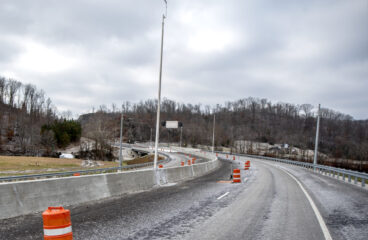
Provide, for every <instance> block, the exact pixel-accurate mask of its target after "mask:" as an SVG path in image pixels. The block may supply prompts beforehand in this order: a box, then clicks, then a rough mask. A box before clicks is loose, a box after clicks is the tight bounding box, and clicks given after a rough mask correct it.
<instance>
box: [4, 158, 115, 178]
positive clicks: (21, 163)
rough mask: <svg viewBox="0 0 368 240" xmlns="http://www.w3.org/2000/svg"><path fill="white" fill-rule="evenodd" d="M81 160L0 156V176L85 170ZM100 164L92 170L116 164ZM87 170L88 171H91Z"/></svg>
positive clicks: (101, 162) (103, 162)
mask: <svg viewBox="0 0 368 240" xmlns="http://www.w3.org/2000/svg"><path fill="white" fill-rule="evenodd" d="M82 162H83V160H80V159H65V158H46V157H23V156H0V174H6V175H8V174H7V172H13V173H16V172H19V173H21V172H37V173H40V172H43V171H45V172H46V171H50V170H51V171H55V170H56V171H59V170H60V171H68V170H79V169H87V167H82V166H81V164H82ZM99 163H100V164H102V165H101V166H99V167H93V168H108V167H116V166H118V163H116V162H105V161H99ZM93 168H88V169H93Z"/></svg>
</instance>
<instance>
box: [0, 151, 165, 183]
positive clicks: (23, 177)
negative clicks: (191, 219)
mask: <svg viewBox="0 0 368 240" xmlns="http://www.w3.org/2000/svg"><path fill="white" fill-rule="evenodd" d="M160 155H163V156H165V157H166V159H163V160H160V161H158V163H165V162H168V161H170V160H171V157H170V156H169V155H168V154H166V153H160ZM151 165H153V162H149V163H141V164H132V165H127V166H123V167H122V170H124V169H134V168H141V167H147V166H151ZM118 170H120V167H111V168H97V169H90V170H77V171H67V172H55V173H42V174H30V175H18V176H8V177H0V182H7V181H14V180H27V179H40V178H52V177H68V176H73V174H75V173H79V174H96V173H107V172H117V171H118Z"/></svg>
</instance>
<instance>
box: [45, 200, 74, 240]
mask: <svg viewBox="0 0 368 240" xmlns="http://www.w3.org/2000/svg"><path fill="white" fill-rule="evenodd" d="M42 218H43V232H44V239H45V240H49V239H58V240H72V239H73V233H72V222H71V220H70V211H69V210H67V209H64V208H63V207H49V208H48V209H47V210H46V211H44V212H43V213H42Z"/></svg>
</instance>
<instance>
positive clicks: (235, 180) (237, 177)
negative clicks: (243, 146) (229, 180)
mask: <svg viewBox="0 0 368 240" xmlns="http://www.w3.org/2000/svg"><path fill="white" fill-rule="evenodd" d="M240 179H241V177H240V169H234V170H233V183H240V182H241V180H240Z"/></svg>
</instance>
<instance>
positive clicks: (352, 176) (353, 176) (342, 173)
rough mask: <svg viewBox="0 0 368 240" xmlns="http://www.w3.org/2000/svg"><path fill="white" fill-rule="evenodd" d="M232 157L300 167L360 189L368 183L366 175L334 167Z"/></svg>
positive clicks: (270, 158)
mask: <svg viewBox="0 0 368 240" xmlns="http://www.w3.org/2000/svg"><path fill="white" fill-rule="evenodd" d="M218 153H222V154H229V153H224V152H218ZM232 155H236V156H243V157H251V158H257V159H262V160H269V161H274V162H281V163H286V164H290V165H295V166H300V167H304V168H308V169H311V170H314V171H315V172H318V173H321V174H324V175H328V176H330V177H333V178H338V179H340V177H341V178H342V180H343V181H346V180H347V181H348V182H349V183H351V182H352V181H354V184H358V182H361V186H362V187H365V184H366V182H368V174H367V173H363V172H357V171H352V170H348V169H344V168H336V167H330V166H325V165H320V164H316V165H314V164H313V163H308V162H299V161H293V160H288V159H281V158H272V157H265V156H258V155H249V154H234V153H233V154H232ZM346 178H347V179H346Z"/></svg>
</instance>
